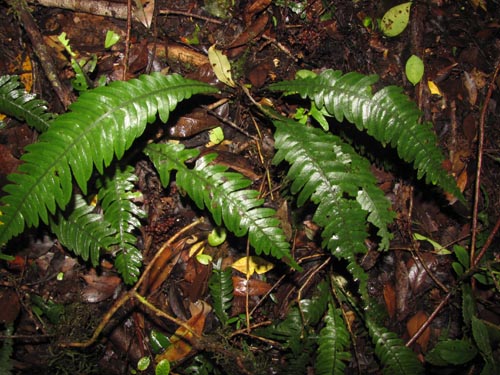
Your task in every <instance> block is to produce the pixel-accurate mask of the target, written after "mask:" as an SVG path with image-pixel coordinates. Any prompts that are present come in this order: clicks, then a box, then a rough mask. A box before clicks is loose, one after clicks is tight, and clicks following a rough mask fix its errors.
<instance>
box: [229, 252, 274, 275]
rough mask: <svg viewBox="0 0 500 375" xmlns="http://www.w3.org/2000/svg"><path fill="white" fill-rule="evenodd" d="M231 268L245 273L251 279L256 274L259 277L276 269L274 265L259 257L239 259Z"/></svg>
mask: <svg viewBox="0 0 500 375" xmlns="http://www.w3.org/2000/svg"><path fill="white" fill-rule="evenodd" d="M231 267H233V268H234V269H235V270H237V271H240V272H241V273H244V274H245V275H247V278H249V277H250V276H252V275H253V274H254V273H257V274H259V275H260V274H263V273H266V272H267V271H269V270H271V269H272V268H273V267H274V264H272V263H270V262H268V261H267V260H265V259H262V258H260V257H257V256H249V257H243V258H240V259H238V260H237V261H236V262H234V263H233V265H232V266H231Z"/></svg>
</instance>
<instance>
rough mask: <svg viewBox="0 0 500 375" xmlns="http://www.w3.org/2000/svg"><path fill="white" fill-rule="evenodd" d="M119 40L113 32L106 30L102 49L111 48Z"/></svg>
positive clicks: (118, 36)
mask: <svg viewBox="0 0 500 375" xmlns="http://www.w3.org/2000/svg"><path fill="white" fill-rule="evenodd" d="M119 40H120V35H118V34H117V33H115V32H114V31H113V30H108V31H107V33H106V39H105V40H104V48H106V49H108V48H111V47H113V46H114V45H115V44H116V43H118V41H119Z"/></svg>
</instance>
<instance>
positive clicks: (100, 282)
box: [82, 269, 121, 303]
mask: <svg viewBox="0 0 500 375" xmlns="http://www.w3.org/2000/svg"><path fill="white" fill-rule="evenodd" d="M83 279H84V280H85V282H86V283H87V286H86V287H85V288H84V289H83V292H82V298H83V300H84V301H87V302H90V303H97V302H101V301H104V300H106V299H108V298H110V297H111V296H113V295H114V294H115V292H116V290H117V288H118V286H119V285H120V283H121V279H120V278H119V277H118V276H114V275H103V276H98V275H97V273H96V272H95V270H94V269H91V270H90V272H89V273H88V274H87V275H84V276H83Z"/></svg>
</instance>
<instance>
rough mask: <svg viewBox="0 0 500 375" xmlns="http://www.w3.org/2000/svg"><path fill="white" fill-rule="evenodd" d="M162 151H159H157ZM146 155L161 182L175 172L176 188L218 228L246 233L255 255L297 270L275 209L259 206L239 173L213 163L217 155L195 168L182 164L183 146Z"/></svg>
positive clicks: (259, 201)
mask: <svg viewBox="0 0 500 375" xmlns="http://www.w3.org/2000/svg"><path fill="white" fill-rule="evenodd" d="M160 149H161V150H160ZM145 152H146V154H148V155H154V156H153V157H152V161H153V163H154V164H155V166H156V168H157V169H158V170H159V173H160V176H163V181H168V178H169V177H168V175H169V173H170V171H171V170H173V169H176V170H177V175H176V183H177V186H178V187H179V188H181V189H183V190H184V191H186V193H187V194H188V195H189V197H190V198H191V199H192V200H193V201H194V202H195V203H196V205H197V206H198V207H199V208H200V209H203V208H205V207H206V208H207V209H208V211H210V213H211V214H212V217H213V219H214V221H215V223H216V224H217V225H219V226H220V225H222V223H224V225H225V226H226V228H227V229H228V230H229V231H231V232H233V233H234V234H235V235H236V236H238V237H241V236H244V235H246V234H247V233H248V239H249V241H250V244H251V245H252V246H253V247H254V248H255V251H256V253H257V254H261V253H264V254H271V255H272V256H273V257H275V258H277V259H281V258H283V257H285V258H287V259H288V260H289V261H290V263H291V265H292V266H294V267H298V266H297V264H296V263H295V261H294V260H293V259H292V257H291V255H290V244H289V243H288V242H287V241H286V238H285V235H284V233H283V231H282V229H281V228H280V226H279V220H278V218H277V217H276V212H275V210H273V209H271V208H263V207H261V206H262V204H263V203H264V200H263V199H259V198H258V196H259V192H258V191H256V190H251V189H247V187H248V186H250V185H251V181H250V180H248V179H246V178H244V177H243V176H242V175H241V174H240V173H233V172H227V167H225V166H222V165H217V164H212V162H213V160H214V159H215V158H216V156H217V155H216V154H208V155H204V156H203V157H201V158H200V159H198V160H197V162H196V166H195V167H194V169H189V168H187V167H186V165H185V164H184V163H183V161H184V160H186V159H187V158H188V156H190V155H192V154H188V153H186V152H185V150H184V149H183V147H182V146H178V145H177V146H174V145H171V144H162V145H157V146H153V145H151V146H148V148H147V149H146V150H145Z"/></svg>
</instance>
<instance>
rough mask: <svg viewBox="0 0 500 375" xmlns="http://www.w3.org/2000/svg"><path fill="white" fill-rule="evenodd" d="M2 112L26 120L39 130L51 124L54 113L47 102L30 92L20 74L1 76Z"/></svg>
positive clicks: (0, 111)
mask: <svg viewBox="0 0 500 375" xmlns="http://www.w3.org/2000/svg"><path fill="white" fill-rule="evenodd" d="M0 113H5V114H6V115H9V116H12V117H15V118H17V119H19V120H22V121H26V122H27V123H28V125H30V126H32V127H34V128H35V129H36V130H38V131H39V132H44V131H45V130H47V129H48V128H49V126H50V122H51V121H52V118H53V114H51V113H48V112H47V103H45V101H43V100H40V99H36V96H35V95H33V94H28V93H27V92H26V91H25V90H24V88H23V87H22V85H21V83H20V82H19V77H18V76H9V75H6V76H1V77H0Z"/></svg>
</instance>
